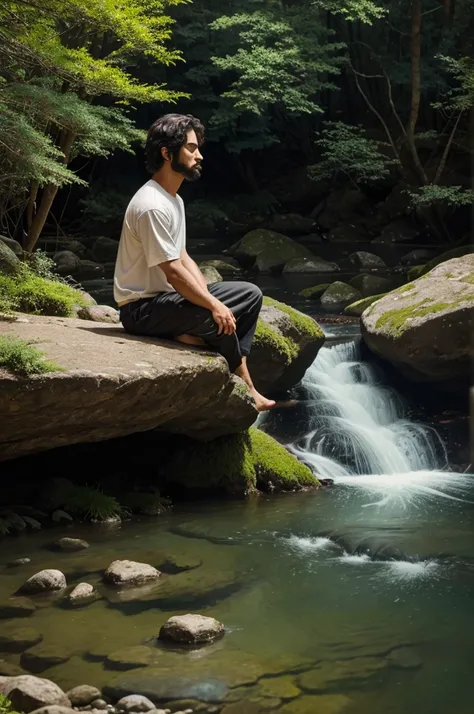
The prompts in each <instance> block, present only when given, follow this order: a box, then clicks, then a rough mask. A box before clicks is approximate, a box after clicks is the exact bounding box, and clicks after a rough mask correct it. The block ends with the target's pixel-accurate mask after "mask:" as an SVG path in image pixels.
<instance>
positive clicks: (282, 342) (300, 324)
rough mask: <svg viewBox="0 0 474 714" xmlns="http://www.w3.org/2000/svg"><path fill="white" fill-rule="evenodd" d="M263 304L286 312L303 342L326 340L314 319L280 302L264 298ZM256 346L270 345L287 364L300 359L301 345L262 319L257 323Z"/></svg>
mask: <svg viewBox="0 0 474 714" xmlns="http://www.w3.org/2000/svg"><path fill="white" fill-rule="evenodd" d="M263 304H264V305H267V306H269V307H276V308H278V310H281V312H284V313H285V314H286V315H288V316H289V317H290V319H291V323H292V326H293V329H294V330H295V331H296V332H297V333H298V335H299V336H301V337H302V338H303V340H304V339H306V340H311V339H323V340H324V333H323V331H322V330H321V328H320V327H319V325H318V323H317V322H316V321H315V320H313V318H312V317H308V316H307V315H303V314H302V313H300V312H298V310H294V309H293V308H292V307H290V306H289V305H285V304H284V303H282V302H278V300H273V299H272V298H269V297H264V298H263ZM254 345H256V346H264V345H268V346H269V347H271V348H272V349H273V350H275V351H276V352H278V353H279V354H280V355H283V357H284V358H285V362H286V364H291V362H292V361H293V360H294V359H296V357H298V354H299V352H300V345H298V344H297V343H296V342H295V341H294V340H293V339H291V338H290V337H284V336H283V335H281V334H280V332H278V331H277V330H275V329H273V328H272V327H270V325H267V323H266V322H264V321H263V320H262V319H261V318H259V320H258V322H257V328H256V330H255V336H254Z"/></svg>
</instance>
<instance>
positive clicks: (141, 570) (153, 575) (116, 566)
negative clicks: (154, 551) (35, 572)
mask: <svg viewBox="0 0 474 714" xmlns="http://www.w3.org/2000/svg"><path fill="white" fill-rule="evenodd" d="M159 577H160V572H159V570H157V569H156V568H154V567H153V566H152V565H149V564H148V563H137V562H135V561H133V560H114V561H113V563H111V564H110V565H109V567H108V568H107V570H106V571H105V573H104V579H105V580H106V581H107V582H108V583H111V584H112V585H116V586H121V585H143V584H144V583H149V582H151V581H153V580H157V579H158V578H159Z"/></svg>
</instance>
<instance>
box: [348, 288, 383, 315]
mask: <svg viewBox="0 0 474 714" xmlns="http://www.w3.org/2000/svg"><path fill="white" fill-rule="evenodd" d="M385 295H387V293H381V294H380V295H371V296H370V297H366V298H362V300H356V301H355V302H353V303H351V304H350V305H348V306H347V307H345V308H344V314H345V315H354V316H355V317H360V316H361V315H362V313H363V312H364V311H365V310H366V309H367V308H368V307H370V306H371V305H373V303H375V302H377V301H378V300H380V299H381V298H383V297H384V296H385Z"/></svg>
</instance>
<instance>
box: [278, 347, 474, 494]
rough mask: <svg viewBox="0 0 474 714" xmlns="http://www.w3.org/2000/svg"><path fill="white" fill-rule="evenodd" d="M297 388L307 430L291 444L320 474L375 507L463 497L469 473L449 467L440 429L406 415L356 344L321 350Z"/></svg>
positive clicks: (469, 477) (302, 458)
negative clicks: (369, 498) (370, 497)
mask: <svg viewBox="0 0 474 714" xmlns="http://www.w3.org/2000/svg"><path fill="white" fill-rule="evenodd" d="M301 390H302V393H303V398H304V405H305V410H306V417H307V424H308V425H309V431H308V433H306V435H305V436H304V437H303V438H301V439H298V440H297V441H296V442H294V443H293V444H291V445H289V447H288V448H289V449H290V450H291V451H293V453H295V455H296V456H297V457H298V458H299V459H300V460H301V461H303V462H305V463H306V464H308V466H310V467H311V468H312V469H313V470H314V471H315V472H316V473H318V474H319V475H320V476H321V477H323V478H331V479H333V480H334V481H335V482H336V483H338V484H344V485H346V486H352V487H357V488H359V489H363V490H366V491H367V492H369V493H371V494H375V495H377V496H379V497H380V498H378V500H377V501H376V503H377V504H378V505H382V504H385V503H387V502H388V501H392V500H395V499H396V500H399V501H401V502H403V503H406V504H408V503H409V502H412V503H413V502H414V499H416V495H417V494H424V496H426V497H430V496H431V497H434V496H444V497H445V498H453V499H460V500H466V497H467V496H468V495H469V493H470V491H471V484H472V477H471V476H469V475H466V474H456V473H453V472H448V461H447V454H446V449H445V446H444V444H443V442H442V440H441V438H440V437H439V435H438V434H437V432H436V431H435V430H434V429H432V428H430V427H427V426H423V425H420V424H416V423H414V422H411V421H409V420H408V419H406V418H405V417H404V413H403V404H402V401H401V399H400V398H399V397H398V395H397V394H396V392H394V390H392V389H390V388H387V387H386V386H383V385H381V384H380V383H379V380H378V377H377V373H376V371H375V369H374V368H373V367H372V366H371V365H370V364H367V363H364V362H361V361H360V359H359V347H358V344H357V343H356V342H346V343H342V344H336V345H333V346H331V347H323V348H322V349H321V350H320V352H319V355H318V357H317V358H316V360H315V362H314V363H313V365H312V366H311V367H310V368H309V369H308V370H307V372H306V375H305V377H304V379H303V382H302V384H301ZM368 505H371V504H368Z"/></svg>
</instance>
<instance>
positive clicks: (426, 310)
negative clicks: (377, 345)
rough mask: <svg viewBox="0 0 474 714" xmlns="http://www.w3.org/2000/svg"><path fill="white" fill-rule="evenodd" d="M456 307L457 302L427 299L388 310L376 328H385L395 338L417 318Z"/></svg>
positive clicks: (463, 300)
mask: <svg viewBox="0 0 474 714" xmlns="http://www.w3.org/2000/svg"><path fill="white" fill-rule="evenodd" d="M458 302H459V303H461V302H466V298H462V299H460V300H459V301H458ZM455 306H456V301H453V302H442V301H440V302H431V301H430V300H426V299H425V300H420V302H417V303H415V304H414V305H406V306H404V307H400V308H395V309H393V310H387V312H385V313H384V314H383V315H381V316H380V317H379V318H378V320H377V322H376V323H375V326H376V327H377V329H381V328H384V329H385V332H388V334H390V335H393V336H394V337H395V336H396V335H400V334H401V333H402V332H404V331H405V330H406V329H407V328H408V327H410V321H411V320H413V319H415V318H416V317H425V316H426V315H435V314H436V313H438V312H443V310H450V309H452V308H453V307H455Z"/></svg>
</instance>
